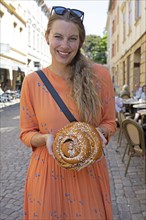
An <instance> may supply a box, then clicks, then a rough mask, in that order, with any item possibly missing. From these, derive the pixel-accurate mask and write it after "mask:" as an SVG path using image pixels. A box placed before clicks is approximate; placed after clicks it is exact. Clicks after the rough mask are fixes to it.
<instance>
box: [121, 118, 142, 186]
mask: <svg viewBox="0 0 146 220" xmlns="http://www.w3.org/2000/svg"><path fill="white" fill-rule="evenodd" d="M122 128H123V132H124V134H125V137H126V140H127V146H126V148H125V151H124V154H123V157H122V161H124V157H125V154H126V152H127V149H128V157H129V158H128V162H127V165H126V169H125V176H126V175H127V172H128V168H129V165H130V161H131V158H132V157H135V156H139V157H140V158H141V157H144V175H145V177H144V181H145V183H146V164H145V159H146V158H145V156H146V143H145V139H144V131H143V128H142V126H141V125H140V124H139V123H138V122H136V121H135V120H134V119H125V120H124V121H123V122H122Z"/></svg>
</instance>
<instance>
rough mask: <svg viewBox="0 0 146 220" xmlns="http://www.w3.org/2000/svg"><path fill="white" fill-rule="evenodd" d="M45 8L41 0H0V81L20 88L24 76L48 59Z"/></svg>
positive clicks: (4, 84) (46, 62) (46, 11)
mask: <svg viewBox="0 0 146 220" xmlns="http://www.w3.org/2000/svg"><path fill="white" fill-rule="evenodd" d="M49 13H50V11H49V9H48V7H47V5H46V4H45V2H44V1H43V0H32V1H29V2H28V1H23V0H22V1H18V0H9V1H7V0H0V25H1V38H0V46H1V47H0V59H1V62H0V83H1V86H2V89H3V90H4V91H5V90H8V89H11V90H20V89H21V85H22V81H23V79H24V76H25V75H26V74H28V73H29V72H32V71H35V70H36V69H38V68H42V67H44V66H47V65H48V64H49V63H50V53H49V47H48V45H47V43H46V41H45V37H44V35H45V30H46V27H47V22H48V17H49Z"/></svg>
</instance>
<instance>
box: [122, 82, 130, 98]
mask: <svg viewBox="0 0 146 220" xmlns="http://www.w3.org/2000/svg"><path fill="white" fill-rule="evenodd" d="M120 97H121V98H122V99H128V98H130V91H129V86H128V85H127V84H125V85H123V87H122V90H121V92H120Z"/></svg>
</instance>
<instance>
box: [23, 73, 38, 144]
mask: <svg viewBox="0 0 146 220" xmlns="http://www.w3.org/2000/svg"><path fill="white" fill-rule="evenodd" d="M28 79H30V78H29V77H27V76H26V77H25V78H24V81H23V85H22V89H21V98H20V139H21V141H22V142H23V143H24V144H25V145H26V146H28V147H32V146H31V138H32V136H33V135H35V134H36V133H38V132H39V127H38V122H37V118H36V116H35V112H34V108H33V102H32V94H31V92H30V84H29V81H30V80H28Z"/></svg>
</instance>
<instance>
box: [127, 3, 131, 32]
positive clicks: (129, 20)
mask: <svg viewBox="0 0 146 220" xmlns="http://www.w3.org/2000/svg"><path fill="white" fill-rule="evenodd" d="M128 16H129V17H128V26H129V32H130V31H131V27H132V1H131V0H130V1H129V5H128Z"/></svg>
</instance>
